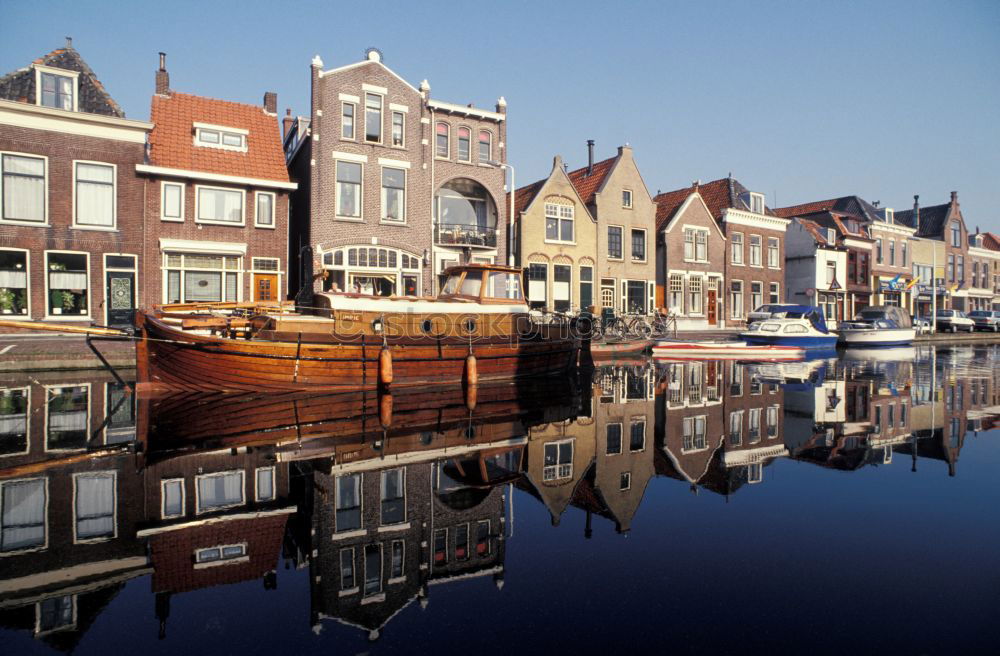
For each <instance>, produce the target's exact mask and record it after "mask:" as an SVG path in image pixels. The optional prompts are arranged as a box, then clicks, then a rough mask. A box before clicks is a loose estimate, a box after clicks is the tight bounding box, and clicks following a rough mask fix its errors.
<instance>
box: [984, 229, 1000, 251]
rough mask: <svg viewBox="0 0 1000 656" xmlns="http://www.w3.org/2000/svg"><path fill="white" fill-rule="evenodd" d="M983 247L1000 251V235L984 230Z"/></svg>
mask: <svg viewBox="0 0 1000 656" xmlns="http://www.w3.org/2000/svg"><path fill="white" fill-rule="evenodd" d="M983 248H988V249H989V250H991V251H1000V236H997V235H995V234H993V233H992V232H984V233H983Z"/></svg>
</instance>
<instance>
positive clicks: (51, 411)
mask: <svg viewBox="0 0 1000 656" xmlns="http://www.w3.org/2000/svg"><path fill="white" fill-rule="evenodd" d="M89 424H90V386H89V385H63V386H60V387H49V388H47V390H46V399H45V427H46V435H45V449H46V450H47V451H58V450H67V449H83V448H86V446H87V439H88V438H89V431H88V428H89Z"/></svg>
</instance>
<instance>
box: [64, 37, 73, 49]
mask: <svg viewBox="0 0 1000 656" xmlns="http://www.w3.org/2000/svg"><path fill="white" fill-rule="evenodd" d="M66 49H67V50H72V49H73V37H71V36H68V37H66Z"/></svg>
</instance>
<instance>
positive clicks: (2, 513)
mask: <svg viewBox="0 0 1000 656" xmlns="http://www.w3.org/2000/svg"><path fill="white" fill-rule="evenodd" d="M48 505H49V503H48V485H47V481H46V479H44V478H34V479H29V480H19V481H6V482H3V483H0V552H2V553H8V552H11V551H22V550H25V549H35V548H38V547H43V546H45V544H46V543H47V536H46V528H47V522H46V513H47V511H48Z"/></svg>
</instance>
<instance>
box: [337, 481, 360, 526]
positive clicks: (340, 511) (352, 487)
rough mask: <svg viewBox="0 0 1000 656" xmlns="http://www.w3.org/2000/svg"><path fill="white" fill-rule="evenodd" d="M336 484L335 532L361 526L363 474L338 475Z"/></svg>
mask: <svg viewBox="0 0 1000 656" xmlns="http://www.w3.org/2000/svg"><path fill="white" fill-rule="evenodd" d="M335 486H336V487H335V492H336V494H335V496H336V499H335V500H334V503H335V505H336V513H337V515H336V520H335V521H336V523H335V524H334V529H333V530H334V532H336V533H342V532H344V531H355V530H357V529H359V528H361V474H346V475H344V476H338V477H337V479H336V481H335Z"/></svg>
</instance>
